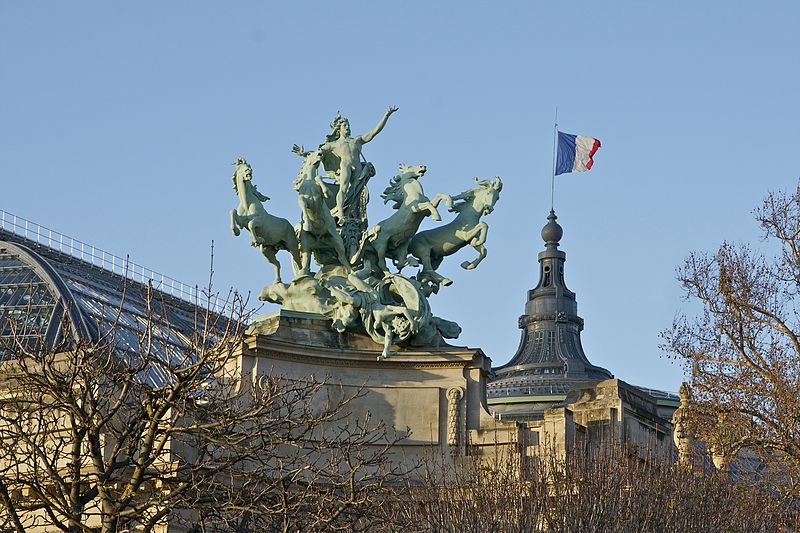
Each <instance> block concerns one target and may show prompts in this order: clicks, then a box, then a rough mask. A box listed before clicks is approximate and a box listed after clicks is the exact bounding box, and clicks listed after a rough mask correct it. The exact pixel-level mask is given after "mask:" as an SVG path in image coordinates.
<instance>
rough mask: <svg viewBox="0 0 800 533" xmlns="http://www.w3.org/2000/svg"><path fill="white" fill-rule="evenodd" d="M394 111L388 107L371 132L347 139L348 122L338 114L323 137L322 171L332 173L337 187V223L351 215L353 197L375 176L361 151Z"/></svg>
mask: <svg viewBox="0 0 800 533" xmlns="http://www.w3.org/2000/svg"><path fill="white" fill-rule="evenodd" d="M395 111H397V108H396V107H390V108H388V109H387V110H386V113H384V114H383V117H381V120H380V121H379V122H378V125H377V126H375V128H374V129H373V130H372V131H370V132H367V133H365V134H363V135H357V136H356V137H351V136H350V121H348V120H347V119H346V118H344V117H342V116H341V115H340V114H339V113H336V117H334V119H333V122H331V129H332V130H333V131H331V133H330V134H329V135H328V136H327V137H325V142H324V143H323V144H321V145H320V147H319V149H320V151H321V152H322V154H323V155H322V157H323V160H322V161H323V166H324V167H325V171H326V172H328V173H329V174H331V175H332V176H333V177H334V178H335V179H336V182H337V183H338V185H339V190H338V191H337V193H336V209H335V211H334V215H335V216H336V218H337V219H339V220H340V221H343V220H344V219H345V218H346V217H347V216H348V215H350V214H351V211H352V209H353V207H354V203H355V200H356V198H357V197H358V196H359V195H360V193H361V190H362V189H363V188H364V185H366V182H367V180H368V179H369V178H370V177H372V176H373V175H374V174H375V168H374V167H373V166H372V164H371V163H367V162H366V161H363V162H362V161H361V159H362V155H361V148H362V147H363V146H364V145H365V144H366V143H368V142H370V141H371V140H372V139H374V138H375V136H376V135H377V134H379V133H380V132H381V130H383V127H384V126H386V121H387V120H389V116H391V114H392V113H394V112H395Z"/></svg>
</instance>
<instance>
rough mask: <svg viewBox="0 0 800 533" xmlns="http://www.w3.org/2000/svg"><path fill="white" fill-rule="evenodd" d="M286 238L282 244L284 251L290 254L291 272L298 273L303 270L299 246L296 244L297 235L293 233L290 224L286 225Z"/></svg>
mask: <svg viewBox="0 0 800 533" xmlns="http://www.w3.org/2000/svg"><path fill="white" fill-rule="evenodd" d="M285 233H286V236H285V237H284V239H283V243H284V245H285V246H286V249H287V250H288V251H289V253H290V254H292V260H293V265H292V271H294V272H298V271H300V270H302V268H303V258H302V256H301V255H300V246H299V245H298V244H297V235H296V234H295V232H294V228H293V227H292V225H291V224H288V223H287V224H286V231H285Z"/></svg>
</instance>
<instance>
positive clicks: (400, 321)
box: [392, 315, 411, 340]
mask: <svg viewBox="0 0 800 533" xmlns="http://www.w3.org/2000/svg"><path fill="white" fill-rule="evenodd" d="M392 330H393V331H394V333H395V335H397V336H398V337H399V338H400V339H402V340H406V339H407V338H409V337H410V336H411V322H409V321H408V319H407V318H406V317H404V316H402V315H397V316H395V317H392Z"/></svg>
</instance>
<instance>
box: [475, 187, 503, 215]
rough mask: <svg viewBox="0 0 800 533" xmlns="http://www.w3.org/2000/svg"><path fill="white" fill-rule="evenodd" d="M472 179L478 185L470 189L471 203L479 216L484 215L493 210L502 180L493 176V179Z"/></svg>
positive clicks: (498, 196)
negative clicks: (471, 194) (471, 193)
mask: <svg viewBox="0 0 800 533" xmlns="http://www.w3.org/2000/svg"><path fill="white" fill-rule="evenodd" d="M473 179H474V180H475V183H476V184H477V185H478V187H476V188H474V189H472V192H473V201H472V205H473V207H474V208H475V211H477V212H479V213H480V214H481V216H486V215H488V214H489V213H491V212H492V211H494V204H496V203H497V200H498V199H499V198H500V191H501V190H503V182H502V181H501V180H500V178H499V177H495V178H494V179H493V180H480V179H478V178H473Z"/></svg>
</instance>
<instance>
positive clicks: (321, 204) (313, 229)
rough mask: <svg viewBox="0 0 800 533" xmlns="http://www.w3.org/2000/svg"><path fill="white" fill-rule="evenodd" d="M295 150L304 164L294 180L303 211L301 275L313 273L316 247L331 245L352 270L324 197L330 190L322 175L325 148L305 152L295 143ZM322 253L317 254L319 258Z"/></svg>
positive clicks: (325, 247) (347, 268) (344, 265)
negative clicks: (320, 169)
mask: <svg viewBox="0 0 800 533" xmlns="http://www.w3.org/2000/svg"><path fill="white" fill-rule="evenodd" d="M292 152H294V153H295V154H297V155H299V156H300V157H302V158H303V165H302V166H301V167H300V172H298V173H297V179H296V180H294V188H295V190H296V191H297V193H298V196H297V202H298V204H299V205H300V212H301V215H302V222H301V223H300V232H299V233H300V250H301V257H302V262H301V268H300V272H299V273H298V275H299V276H303V275H308V274H310V272H311V270H310V268H311V252H312V251H313V250H320V249H330V248H332V249H333V251H334V252H335V253H336V258H337V260H338V261H339V264H340V265H341V266H342V267H344V269H345V271H346V272H347V273H349V272H350V270H351V268H350V263H349V262H348V261H347V253H346V252H345V249H344V242H343V241H342V237H341V236H340V235H339V232H338V231H337V228H336V220H334V218H333V215H332V214H331V211H330V208H329V207H328V204H327V203H326V201H325V200H326V197H329V196H330V192H329V190H328V188H327V187H326V184H325V183H324V182H323V181H322V178H321V177H320V176H319V164H320V162H321V161H322V151H321V150H312V151H310V152H306V151H305V150H304V149H303V147H302V146H298V145H296V144H295V145H294V146H293V147H292ZM319 257H320V255H317V260H318V261H319Z"/></svg>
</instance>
